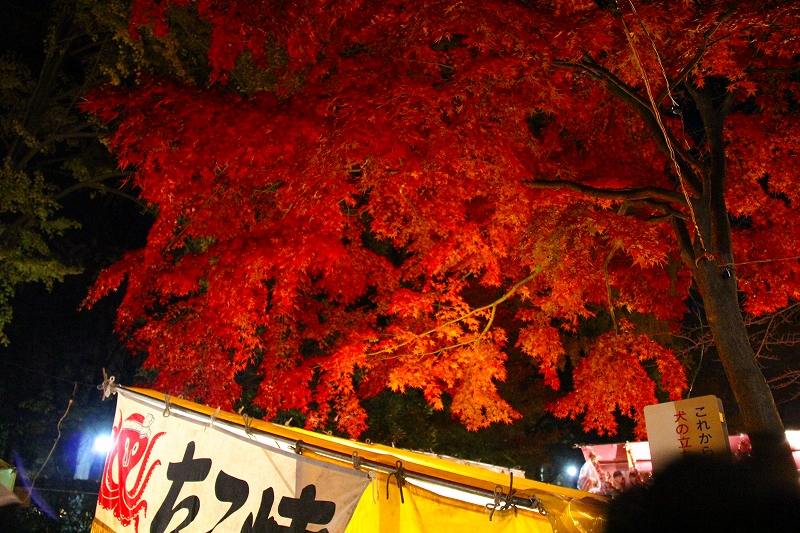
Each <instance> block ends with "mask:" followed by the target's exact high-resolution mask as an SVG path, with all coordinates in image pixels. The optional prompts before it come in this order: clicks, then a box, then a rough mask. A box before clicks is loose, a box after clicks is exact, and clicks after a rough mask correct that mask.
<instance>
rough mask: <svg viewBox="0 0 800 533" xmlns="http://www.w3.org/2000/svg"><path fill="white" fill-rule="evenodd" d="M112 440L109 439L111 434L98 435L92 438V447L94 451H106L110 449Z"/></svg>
mask: <svg viewBox="0 0 800 533" xmlns="http://www.w3.org/2000/svg"><path fill="white" fill-rule="evenodd" d="M112 444H114V443H113V441H112V440H111V435H100V436H99V437H97V438H96V439H94V446H93V447H92V449H94V451H95V452H96V453H108V450H110V449H111V446H112Z"/></svg>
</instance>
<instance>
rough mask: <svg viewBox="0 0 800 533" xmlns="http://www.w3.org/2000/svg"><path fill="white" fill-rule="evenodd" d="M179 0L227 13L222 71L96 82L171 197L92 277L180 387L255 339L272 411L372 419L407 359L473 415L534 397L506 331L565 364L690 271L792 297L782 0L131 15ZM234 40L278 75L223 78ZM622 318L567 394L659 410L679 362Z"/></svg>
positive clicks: (753, 293) (195, 392)
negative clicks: (603, 315) (506, 385)
mask: <svg viewBox="0 0 800 533" xmlns="http://www.w3.org/2000/svg"><path fill="white" fill-rule="evenodd" d="M186 5H190V6H194V7H195V8H196V10H197V13H198V16H199V17H200V18H201V19H204V20H206V21H208V23H209V24H210V26H211V29H212V33H211V39H210V46H209V51H208V60H209V64H210V66H211V69H212V75H211V81H212V82H214V84H213V85H212V86H211V87H210V88H206V87H194V86H186V85H180V84H178V83H176V82H174V81H170V80H167V79H162V78H156V77H152V78H146V77H143V78H142V79H141V80H140V82H139V84H138V85H137V86H136V87H134V88H127V89H124V88H113V87H108V88H105V89H103V90H101V91H96V92H94V93H93V94H92V95H91V96H90V97H89V99H88V101H87V102H86V103H85V104H84V109H85V110H87V111H90V112H93V113H96V114H97V115H98V116H99V117H100V118H102V119H103V120H105V121H108V122H115V123H116V124H118V127H117V129H116V131H115V133H114V134H113V135H112V136H111V137H110V139H109V142H110V145H111V147H112V148H113V150H114V151H115V153H116V154H117V155H118V157H119V160H120V163H121V165H122V166H125V167H133V168H135V169H136V175H135V178H134V180H135V183H136V185H138V187H140V189H141V192H142V197H143V198H144V199H145V200H146V201H148V202H150V203H151V204H153V205H154V206H157V208H158V217H157V220H156V222H155V224H154V226H153V228H152V230H151V232H150V236H149V239H148V242H147V245H146V247H145V248H144V249H143V250H139V251H136V252H134V253H131V254H129V255H127V256H126V257H125V258H124V259H123V260H121V261H120V262H119V263H117V264H116V265H114V266H113V267H111V268H110V269H108V270H107V271H106V272H105V273H104V274H103V275H102V276H101V277H100V279H98V281H97V283H96V285H95V287H94V289H93V290H92V292H91V294H90V296H89V301H94V300H96V299H98V298H100V297H102V296H103V295H104V294H106V293H108V292H109V291H112V290H115V289H116V288H117V287H119V286H120V283H121V281H122V280H123V279H127V287H126V295H125V299H124V301H123V303H122V305H121V307H120V310H119V328H120V330H121V331H124V332H126V333H127V334H128V338H129V341H130V343H131V345H132V346H134V347H136V348H137V349H142V350H145V351H146V352H147V354H148V358H147V361H146V363H145V365H146V366H147V367H149V368H153V369H158V370H159V373H158V378H157V380H156V383H155V387H157V388H159V389H161V390H163V391H165V392H168V393H170V394H174V395H179V394H182V395H186V396H189V397H191V398H193V399H195V400H199V401H202V402H205V403H208V404H211V405H221V406H222V407H223V408H230V407H231V405H232V403H233V402H235V401H236V400H237V398H238V397H239V395H240V393H241V389H240V387H239V385H237V383H236V381H235V379H234V378H235V376H236V375H237V373H238V372H240V371H242V370H243V369H245V368H246V367H248V365H257V368H258V372H259V374H260V375H262V376H263V377H264V379H263V382H262V384H261V386H260V389H259V392H258V396H257V397H256V399H255V403H256V404H257V405H259V406H261V407H263V408H264V409H265V410H266V413H267V415H266V416H267V417H271V416H274V415H275V414H276V412H277V411H278V410H280V409H289V408H293V409H299V410H301V411H303V412H305V413H306V414H308V418H307V425H308V426H309V427H320V426H325V424H326V423H328V421H329V420H331V419H332V420H335V422H336V425H337V427H338V428H339V429H340V430H342V431H345V432H347V433H349V434H351V435H358V434H359V433H361V432H362V431H363V430H364V428H365V423H366V420H365V418H366V416H365V412H364V410H363V408H362V407H361V406H360V403H359V400H360V399H362V398H365V397H368V396H370V395H374V394H376V393H377V392H379V391H380V390H382V389H384V388H386V387H389V388H391V389H393V390H399V391H402V390H404V389H406V388H408V387H416V388H420V389H422V390H423V391H424V393H425V397H426V398H427V399H428V401H429V402H430V403H431V405H433V406H434V407H436V408H442V406H443V403H442V400H443V395H445V394H448V395H449V396H450V397H452V405H451V409H452V412H453V413H454V415H455V416H457V417H459V418H460V419H461V420H462V421H463V422H464V423H465V424H466V426H467V427H468V428H471V429H475V428H479V427H482V426H485V425H487V424H490V423H493V422H510V421H511V420H513V419H514V418H515V417H517V416H518V414H517V413H516V412H515V411H514V410H513V409H512V408H511V407H510V406H509V405H508V404H507V403H506V402H505V401H504V400H503V399H502V398H501V397H500V396H499V395H498V393H497V390H496V381H498V380H503V379H504V378H505V367H504V361H505V359H506V355H505V352H504V350H507V349H509V346H508V342H509V339H511V341H512V342H513V343H514V344H515V346H517V347H519V349H521V350H522V351H523V352H525V353H527V354H529V355H530V356H531V357H532V358H533V359H534V360H535V361H536V362H537V363H538V364H539V365H540V369H541V373H542V374H543V376H544V378H545V380H546V381H547V383H548V384H549V385H551V386H552V387H554V388H558V387H559V386H560V381H559V376H558V370H559V369H560V368H562V366H563V364H564V358H565V357H566V352H565V349H564V347H563V340H564V338H565V336H568V335H572V334H574V332H575V330H576V328H577V327H578V325H579V323H580V321H581V320H582V319H586V318H589V317H592V316H594V315H595V314H596V313H597V311H598V309H612V310H613V309H617V310H624V311H626V312H631V313H643V314H650V315H654V316H655V317H656V318H658V319H659V320H662V321H666V322H668V323H669V324H670V327H672V328H673V329H676V328H678V327H679V325H680V321H681V320H682V318H683V316H684V314H685V312H686V308H685V305H684V301H685V299H686V297H687V295H688V291H689V288H690V286H691V285H692V284H693V283H694V284H696V286H697V290H698V291H699V293H700V295H701V296H702V297H703V300H704V302H705V303H706V305H707V306H708V308H707V311H708V313H709V320H710V321H711V322H712V327H719V328H720V331H723V330H726V328H727V326H726V324H728V323H729V322H728V321H729V320H733V321H736V320H737V316H738V320H739V321H740V320H741V313H740V312H739V308H738V304H736V302H735V300H736V286H735V283H736V280H738V289H739V290H740V291H742V293H743V294H744V295H745V297H746V304H745V305H746V308H747V309H746V310H747V311H748V312H751V313H756V314H758V313H766V312H771V311H773V310H775V309H778V308H780V307H781V306H784V305H786V304H787V301H788V300H789V299H793V298H797V297H798V296H799V295H800V264H798V262H797V260H786V261H782V260H780V259H783V258H788V257H794V256H795V255H797V249H798V244H800V224H797V223H796V221H797V220H798V212H797V210H798V201H800V193H799V192H798V191H799V190H800V189H798V188H797V186H796V179H795V178H796V162H795V161H794V158H796V156H797V154H798V153H800V146H798V143H800V140H799V139H800V124H798V120H799V119H800V116H799V115H798V104H797V102H798V98H800V84H798V78H797V74H796V72H797V69H798V65H799V64H800V62H798V55H799V54H800V16H798V15H800V12H798V8H797V6H796V5H795V3H793V2H788V1H787V2H780V1H776V2H763V3H762V2H736V1H729V2H723V1H704V0H696V1H686V2H683V3H681V4H680V5H676V4H675V3H674V2H670V1H667V0H634V2H633V3H630V2H627V1H620V2H619V3H618V8H617V7H614V6H616V5H617V4H616V3H615V2H594V1H582V2H581V1H556V0H550V1H542V2H522V1H511V0H509V1H503V0H480V1H473V0H463V1H458V2H456V1H453V0H439V1H425V2H422V1H415V0H410V1H409V0H404V1H402V2H400V1H392V0H389V1H387V0H381V1H372V0H357V1H355V0H354V1H349V2H334V3H331V2H323V1H321V0H304V1H297V2H288V3H283V4H281V5H282V8H278V7H276V6H277V5H278V4H275V3H273V2H263V1H262V2H252V1H249V0H248V1H244V0H227V1H224V2H210V1H208V0H199V1H196V2H190V1H189V0H174V1H172V2H157V1H155V0H136V1H135V2H134V8H133V16H132V31H133V30H135V29H136V27H138V26H140V25H144V24H154V25H155V26H156V29H157V32H156V33H159V34H163V33H164V32H168V31H169V25H168V18H167V13H168V10H169V9H172V7H170V6H186ZM267 43H277V45H279V46H282V47H284V49H285V50H286V57H287V58H288V59H287V61H286V62H285V64H270V63H269V59H268V57H269V56H268V54H266V53H265V46H266V44H267ZM245 51H247V52H249V53H250V54H251V56H252V58H253V60H254V61H255V63H256V64H257V65H259V66H260V67H262V68H273V69H274V70H275V71H276V73H277V74H278V79H279V85H278V90H277V91H276V92H275V93H268V92H259V93H255V94H251V95H240V94H237V93H235V92H234V91H232V90H230V89H228V88H227V87H226V85H225V82H226V80H227V79H228V76H229V73H230V71H231V70H232V69H233V68H234V67H235V65H236V60H237V58H238V57H239V56H240V54H242V53H243V52H245ZM656 52H657V53H656ZM793 73H794V74H793ZM665 77H666V78H665ZM665 79H668V80H669V85H668V86H667V84H666V83H665ZM673 99H674V100H673ZM654 103H655V106H654V105H653V104H654ZM654 109H655V111H654ZM675 110H679V111H680V114H675V113H672V112H671V111H675ZM676 169H680V175H678V173H677V170H676ZM729 216H730V217H731V218H733V219H734V221H735V223H734V224H733V225H732V227H731V225H730V224H729V223H728V217H729ZM731 239H732V244H731ZM734 250H735V254H736V255H735V259H734V256H733V252H734ZM734 261H735V262H736V265H735V266H734ZM709 273H715V274H714V275H717V274H719V275H720V276H719V277H723V276H728V273H730V276H728V277H731V278H732V280H733V281H732V283H733V284H734V285H732V286H731V287H732V288H729V289H724V290H723V289H719V290H718V289H714V288H709V287H710V286H713V283H715V282H716V281H714V280H711V277H709V276H711V274H709ZM715 279H716V278H715ZM709 280H711V281H709ZM720 283H722V282H720ZM476 287H481V288H482V290H481V291H479V292H482V294H483V300H481V301H478V300H480V299H476V298H474V297H471V296H468V295H471V294H475V292H476V290H475V289H476ZM724 287H728V286H727V285H726V286H724ZM724 287H723V288H724ZM731 294H732V295H733V301H734V304H735V305H736V307H735V310H734V311H731V310H730V309H729V308H727V307H726V308H725V311H724V312H723V311H718V310H717V309H718V308H722V307H724V305H722V304H720V306H722V307H720V306H718V305H717V304H716V302H718V301H720V302H722V301H723V300H724V301H725V302H729V301H730V297H731V296H730V295H731ZM720 298H721V299H720ZM726 298H727V300H726ZM709 302H711V303H712V304H713V305H711V304H710V303H709ZM501 305H509V306H512V308H513V309H515V313H516V316H515V320H516V324H517V325H518V326H519V327H518V329H515V330H513V331H504V330H503V329H501V328H500V327H498V326H497V325H495V324H494V318H495V313H496V310H497V308H498V306H501ZM726 305H727V304H726ZM737 313H738V314H737ZM617 326H618V331H611V332H609V333H606V334H604V335H602V336H600V337H598V338H596V339H593V340H592V341H591V342H589V341H586V342H588V345H587V348H586V349H585V350H584V352H583V354H582V355H583V358H582V359H581V361H580V363H579V364H578V365H577V366H576V368H575V370H574V389H573V390H572V391H571V392H569V394H567V395H566V396H565V397H563V398H562V399H561V400H559V401H558V402H557V403H556V404H554V405H553V406H552V407H551V409H552V410H553V412H554V413H555V414H556V415H558V416H572V417H576V416H579V415H584V427H585V428H586V429H587V430H597V431H599V432H601V433H604V432H607V433H611V434H613V433H614V432H615V431H616V421H615V418H614V412H615V411H617V410H618V411H619V412H621V413H622V414H624V415H628V416H632V417H634V418H635V419H636V420H637V421H639V422H640V424H639V426H638V433H639V435H643V434H644V427H643V424H641V421H642V419H641V416H642V414H641V413H642V409H643V407H644V406H645V405H648V404H651V403H655V402H656V401H657V400H656V396H655V390H656V381H658V382H659V383H660V386H661V388H662V389H663V390H664V391H666V393H667V395H668V396H669V398H671V399H678V398H680V396H681V393H682V391H683V390H684V389H685V387H686V380H685V375H684V371H683V368H682V366H681V365H680V363H679V362H678V361H677V359H676V358H675V356H674V354H673V353H672V352H671V351H670V350H668V349H666V348H664V347H663V346H662V345H660V344H658V342H656V341H654V340H653V339H651V338H649V337H648V336H647V335H644V334H641V333H638V332H636V331H634V330H633V329H632V327H631V326H630V324H628V323H627V322H625V321H624V320H620V321H619V324H617ZM714 331H715V334H716V331H717V330H714ZM718 340H719V351H720V356H721V357H722V358H723V360H725V358H726V357H740V356H741V357H744V358H745V359H746V358H747V357H751V358H752V352H751V353H750V355H749V356H748V355H747V354H746V353H744V354H733V352H735V351H736V350H732V349H731V348H729V347H728V344H727V341H726V340H725V339H723V338H722V337H721V336H720V338H719V339H718ZM731 354H732V355H731ZM647 362H649V363H647ZM653 364H654V365H655V367H656V370H657V371H656V372H654V371H653V370H652V369H651V370H650V371H649V372H648V368H647V365H651V366H652V365H653ZM729 377H731V379H735V376H732V375H731V374H730V373H729ZM654 379H655V380H656V381H654ZM762 381H763V379H762ZM740 398H741V397H740ZM740 401H741V400H740ZM770 401H771V399H770ZM743 409H744V407H743ZM745 418H746V419H747V416H745ZM747 420H749V421H748V423H749V424H751V425H752V424H757V423H758V421H756V420H755V419H754V418H752V417H751V418H750V419H747ZM770 423H771V422H770V421H766V422H764V425H765V427H766V426H769V425H770ZM753 427H755V426H753Z"/></svg>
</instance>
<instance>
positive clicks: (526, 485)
mask: <svg viewBox="0 0 800 533" xmlns="http://www.w3.org/2000/svg"><path fill="white" fill-rule="evenodd" d="M116 390H117V391H119V392H122V393H124V394H125V395H126V396H128V395H132V396H136V397H138V398H139V399H140V400H144V401H148V402H150V403H152V404H154V405H155V406H157V407H158V406H162V408H163V409H165V411H164V412H165V414H166V413H172V414H175V413H178V412H180V413H182V416H185V417H188V418H192V419H194V420H195V421H196V422H199V423H202V424H206V425H208V426H211V425H218V426H225V427H226V428H227V430H228V431H233V432H239V434H241V435H245V434H246V436H247V437H248V438H250V439H256V440H257V441H258V442H259V443H261V444H262V445H265V446H273V447H276V448H279V449H282V450H284V451H287V450H290V451H292V452H294V453H298V454H301V455H303V456H305V457H306V458H309V459H313V460H318V461H321V462H324V463H328V464H334V465H338V466H340V467H341V466H344V467H347V468H351V469H358V470H362V471H365V472H367V474H368V475H369V477H370V479H371V482H370V484H369V486H368V487H367V489H366V490H365V491H364V493H363V494H362V495H361V497H360V500H358V503H357V505H356V507H355V511H354V512H353V515H352V519H351V520H350V522H349V524H348V525H347V528H346V530H345V531H346V533H367V532H369V533H374V532H380V533H424V532H430V533H441V532H443V531H459V530H466V529H467V528H476V527H477V528H480V531H487V532H495V531H496V532H508V533H516V532H536V533H540V532H541V533H544V532H556V533H562V532H581V533H582V532H594V531H601V530H602V527H603V525H604V522H605V521H604V515H605V511H606V506H607V503H608V500H607V499H606V498H604V497H600V496H596V495H593V494H589V493H587V492H583V491H579V490H575V489H569V488H564V487H559V486H555V485H548V484H545V483H541V482H537V481H534V480H530V479H524V478H514V477H513V475H511V476H509V475H506V474H503V473H500V472H495V471H492V470H488V469H485V468H480V467H477V466H472V465H469V464H461V463H458V462H455V461H451V460H447V459H444V458H440V457H436V456H432V455H428V454H424V453H417V452H413V451H408V450H403V449H398V448H393V447H387V446H383V445H380V444H372V443H369V442H367V443H362V442H357V441H354V440H347V439H342V438H338V437H334V436H330V435H325V434H321V433H316V432H312V431H307V430H303V429H298V428H294V427H287V426H282V425H278V424H273V423H270V422H264V421H260V420H253V419H250V418H249V417H246V416H240V415H236V414H233V413H227V412H219V410H218V409H213V408H210V407H207V406H203V405H200V404H196V403H193V402H189V401H186V400H182V399H177V398H171V397H169V396H166V395H164V394H161V393H159V392H155V391H151V390H146V389H137V388H122V387H117V388H116ZM108 531H115V530H114V529H111V528H109V527H108V526H107V525H106V524H104V523H103V522H101V521H99V520H98V519H95V523H94V525H93V528H92V532H93V533H101V532H103V533H105V532H108ZM236 533H239V532H238V531H237V532H236Z"/></svg>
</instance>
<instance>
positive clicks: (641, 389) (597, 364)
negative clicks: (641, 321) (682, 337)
mask: <svg viewBox="0 0 800 533" xmlns="http://www.w3.org/2000/svg"><path fill="white" fill-rule="evenodd" d="M623 326H624V324H623ZM648 363H649V364H648ZM654 379H657V380H659V381H660V383H661V386H662V388H663V389H664V390H665V391H666V392H667V393H668V395H669V400H679V399H681V393H682V392H683V390H684V389H685V388H686V374H685V371H684V368H683V366H682V365H681V364H680V363H679V362H678V360H677V359H676V358H675V356H674V354H673V353H672V351H671V350H668V349H666V348H664V347H663V346H661V345H660V344H658V343H657V342H655V341H653V340H651V339H649V338H648V337H646V336H645V335H637V334H635V333H632V332H630V331H623V332H622V333H621V334H616V333H613V332H610V333H606V334H605V335H603V336H601V337H600V338H598V339H597V341H596V342H595V343H594V345H593V347H592V349H591V350H590V351H589V353H588V354H587V355H586V357H585V358H583V359H581V362H580V363H579V364H578V366H577V367H576V368H575V370H574V372H573V382H574V386H573V389H574V390H573V392H570V393H569V394H567V395H566V396H565V397H564V398H561V399H559V400H557V401H556V402H555V403H554V404H553V405H552V406H551V407H550V410H551V411H552V412H553V414H555V415H556V416H559V417H570V418H573V419H574V418H577V417H578V416H579V415H582V416H583V421H582V424H583V428H584V430H586V431H597V432H598V433H599V434H600V435H604V434H608V435H614V434H616V432H617V421H616V418H615V414H616V413H619V414H622V415H625V416H628V417H631V418H633V419H634V420H635V421H636V429H635V432H636V436H637V437H639V438H645V437H646V434H647V433H646V429H645V425H644V407H645V406H647V405H652V404H654V403H658V399H657V398H656V395H655V389H656V384H655V382H654Z"/></svg>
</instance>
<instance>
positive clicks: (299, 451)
mask: <svg viewBox="0 0 800 533" xmlns="http://www.w3.org/2000/svg"><path fill="white" fill-rule="evenodd" d="M304 445H305V442H303V441H301V440H298V441H297V442H295V443H294V447H293V449H294V453H296V454H297V455H303V446H304Z"/></svg>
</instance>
